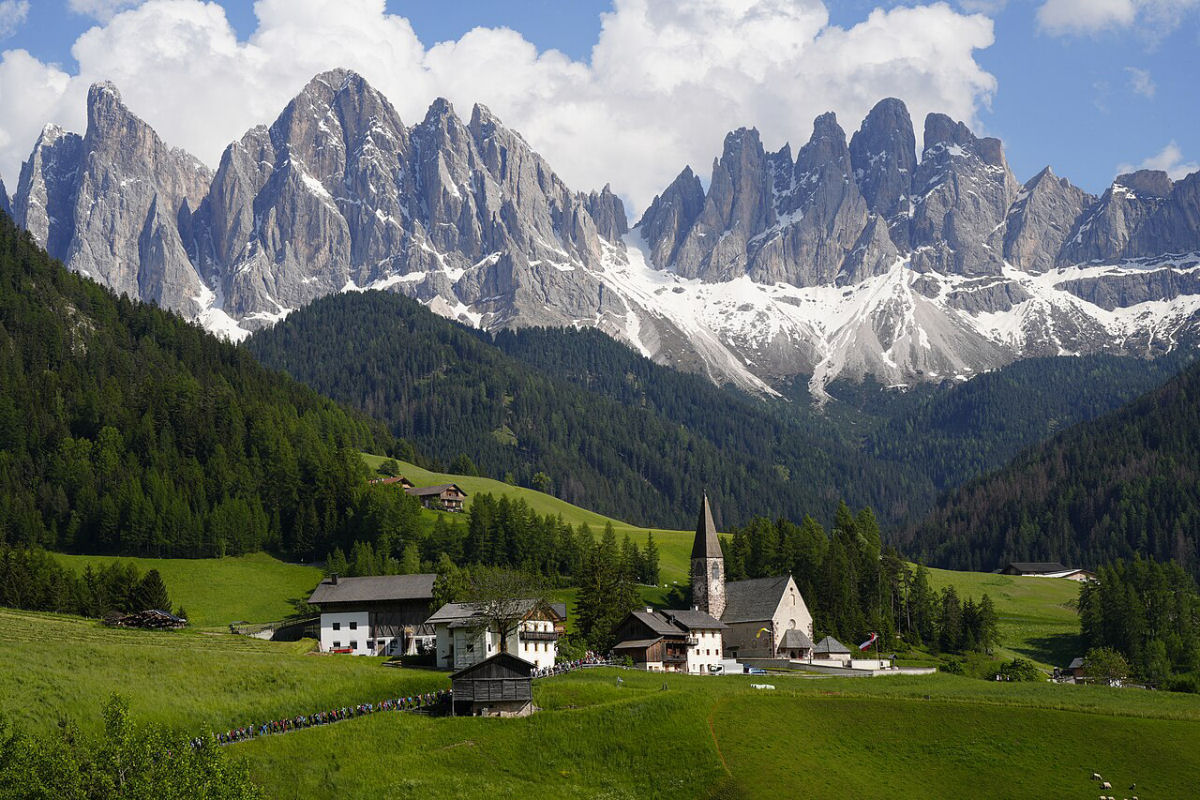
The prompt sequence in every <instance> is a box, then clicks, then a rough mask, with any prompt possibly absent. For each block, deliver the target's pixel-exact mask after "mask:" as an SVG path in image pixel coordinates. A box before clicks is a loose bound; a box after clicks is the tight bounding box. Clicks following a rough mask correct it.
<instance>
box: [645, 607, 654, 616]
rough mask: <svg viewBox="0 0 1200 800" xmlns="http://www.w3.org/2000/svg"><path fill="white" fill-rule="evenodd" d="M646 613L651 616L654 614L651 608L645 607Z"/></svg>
mask: <svg viewBox="0 0 1200 800" xmlns="http://www.w3.org/2000/svg"><path fill="white" fill-rule="evenodd" d="M646 613H647V614H653V613H654V609H653V608H651V607H650V606H646Z"/></svg>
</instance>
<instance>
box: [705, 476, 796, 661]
mask: <svg viewBox="0 0 1200 800" xmlns="http://www.w3.org/2000/svg"><path fill="white" fill-rule="evenodd" d="M691 573H692V604H693V605H694V606H695V607H696V608H698V609H699V610H700V611H703V612H706V613H707V614H709V615H710V616H712V617H714V618H716V619H718V620H720V621H721V623H722V624H723V625H724V626H725V629H724V630H723V631H722V633H723V639H724V651H725V657H726V658H739V659H740V658H788V659H796V660H799V659H808V658H810V657H811V656H812V651H813V639H812V637H813V618H812V614H811V613H809V610H808V606H807V605H806V604H805V602H804V598H803V597H802V596H801V595H800V589H799V588H797V586H796V581H795V580H793V579H792V576H791V575H783V576H780V577H777V578H751V579H750V580H744V581H726V580H725V556H724V554H723V553H722V552H721V542H720V540H719V539H718V538H717V528H716V525H714V524H713V516H712V508H711V507H710V506H709V503H708V495H705V496H704V499H703V501H702V503H701V507H700V517H699V519H698V520H697V522H696V539H695V541H694V542H693V544H692V570H691Z"/></svg>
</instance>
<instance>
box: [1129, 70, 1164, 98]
mask: <svg viewBox="0 0 1200 800" xmlns="http://www.w3.org/2000/svg"><path fill="white" fill-rule="evenodd" d="M1125 72H1126V73H1128V75H1129V88H1130V89H1132V90H1133V91H1134V93H1135V94H1140V95H1141V96H1142V97H1154V93H1155V92H1156V91H1157V90H1158V87H1157V86H1155V84H1154V79H1153V78H1152V77H1150V70H1148V69H1138V68H1137V67H1126V68H1125Z"/></svg>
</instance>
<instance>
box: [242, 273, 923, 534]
mask: <svg viewBox="0 0 1200 800" xmlns="http://www.w3.org/2000/svg"><path fill="white" fill-rule="evenodd" d="M523 337H532V338H531V339H530V340H528V341H529V345H528V347H527V350H528V351H529V352H530V354H531V356H530V357H531V360H535V359H537V358H538V356H537V353H538V352H541V354H542V358H541V360H542V364H541V365H540V367H534V366H532V365H531V364H527V363H524V362H522V361H521V360H520V359H517V358H513V357H510V356H509V355H507V354H506V353H505V352H504V350H502V349H501V348H500V347H497V346H496V344H494V343H493V342H492V340H491V337H490V336H488V335H487V334H481V333H479V332H477V331H472V330H468V329H467V328H464V327H463V326H461V325H458V324H455V323H452V322H448V321H447V320H444V319H442V318H440V317H438V316H436V315H435V314H433V313H431V312H430V311H428V310H427V309H426V308H424V307H423V306H422V305H420V304H419V303H417V302H416V301H414V300H411V299H409V298H406V297H403V296H400V295H396V294H389V293H381V292H366V293H362V294H347V295H339V296H333V297H327V298H324V299H322V300H318V301H316V302H314V303H312V304H311V305H309V306H307V307H306V308H303V309H300V310H299V311H296V312H294V313H292V314H290V315H289V316H288V319H287V320H285V321H284V322H283V323H281V324H279V325H276V326H275V327H274V328H272V329H271V330H268V331H262V332H260V333H258V334H255V335H254V336H253V337H251V338H250V340H249V341H248V343H247V347H248V348H249V349H250V351H251V352H253V353H254V354H255V355H257V356H258V357H259V358H260V359H262V361H263V362H264V363H265V364H268V365H270V366H273V367H276V368H280V369H284V370H286V371H287V372H289V373H290V374H291V375H293V376H294V377H296V378H297V379H299V380H302V381H304V382H305V383H307V384H309V385H310V386H312V387H313V388H315V389H317V390H318V391H320V392H322V393H326V394H328V395H329V396H331V397H333V398H335V399H337V400H340V401H342V402H345V403H347V404H348V405H351V406H354V407H357V408H359V409H361V410H363V411H365V412H367V413H368V414H371V415H372V416H375V417H377V418H379V419H382V420H386V421H387V422H388V424H390V425H391V426H392V431H393V433H394V434H396V435H397V436H400V437H403V438H405V439H407V440H409V441H411V442H413V444H414V445H415V446H417V447H418V448H420V449H421V451H422V452H424V453H426V454H428V455H429V456H431V457H434V458H438V459H441V460H442V462H443V464H448V463H449V462H450V461H451V460H453V459H455V458H456V457H457V456H458V455H459V454H465V455H467V456H469V457H470V459H471V460H472V461H473V462H474V463H475V465H476V466H478V468H479V469H480V470H482V471H483V472H485V473H487V474H489V475H492V476H494V477H501V478H502V477H505V476H511V477H512V479H514V480H515V481H516V482H518V483H521V484H522V485H526V486H529V485H533V481H534V477H535V476H536V475H537V473H544V474H545V475H546V476H547V477H548V479H549V486H550V490H551V492H552V493H553V494H555V495H557V496H559V497H561V498H563V499H565V500H567V501H569V502H572V503H576V504H579V505H582V506H584V507H586V508H590V509H592V510H595V511H598V512H600V513H604V514H609V515H611V516H615V517H618V518H622V519H626V520H629V521H631V522H636V523H638V524H644V525H650V526H656V527H670V528H680V527H687V526H688V525H689V524H690V523H691V522H692V517H693V516H694V515H695V504H696V498H697V497H699V496H700V493H701V492H702V491H704V490H707V491H708V493H709V496H710V497H712V498H713V500H714V505H715V506H716V507H717V508H720V509H725V510H726V511H725V519H723V520H720V521H719V523H718V524H722V525H731V524H734V523H735V522H741V521H742V520H743V518H745V519H749V518H750V517H751V516H754V515H755V514H769V515H772V516H776V515H784V516H789V517H794V518H797V519H798V518H800V517H801V516H803V515H804V514H805V513H813V514H819V515H828V514H831V513H832V512H833V509H834V508H836V506H837V503H838V501H839V500H840V499H842V498H843V497H845V498H846V501H847V502H848V503H851V504H854V505H857V506H863V505H871V506H873V507H875V508H880V509H883V510H884V511H883V513H885V514H889V515H891V516H893V517H895V516H900V515H902V514H904V513H905V512H906V511H907V509H908V503H909V502H910V499H911V498H914V497H916V498H930V497H932V493H933V487H932V486H931V485H929V483H928V482H927V481H926V480H924V479H923V478H922V477H921V476H916V478H915V479H910V478H909V476H908V475H906V474H904V473H903V472H902V471H900V470H896V471H893V472H891V473H889V472H888V470H887V469H886V465H883V464H881V463H880V462H878V461H876V460H874V459H865V458H862V457H861V456H860V454H859V453H858V451H857V449H856V448H854V447H851V446H849V445H847V444H846V443H844V442H843V441H842V440H841V437H840V435H839V434H838V432H837V431H836V430H833V429H830V428H828V426H822V427H817V428H816V429H815V430H805V429H804V428H803V427H802V426H801V425H800V424H798V423H797V422H795V421H793V420H791V419H789V418H787V417H786V416H785V415H782V414H776V413H771V411H770V409H769V408H768V407H767V406H766V404H764V403H763V402H762V401H761V400H758V399H756V398H752V397H749V396H747V395H744V394H741V393H739V392H735V391H731V390H722V389H719V388H717V387H715V386H713V385H712V384H711V383H709V382H708V381H707V380H705V379H704V378H701V377H699V376H696V375H687V374H683V373H679V372H675V371H673V370H670V369H667V368H665V367H660V366H657V365H654V364H652V363H651V362H649V361H647V360H645V359H642V358H640V357H638V356H635V355H634V354H633V353H632V351H630V350H629V349H628V348H626V347H624V346H623V345H620V344H618V343H616V342H615V341H613V340H612V339H609V338H607V337H605V336H603V335H602V334H598V333H594V332H586V333H575V334H570V333H563V332H561V331H555V332H553V333H552V334H546V333H545V332H541V333H539V332H536V331H530V332H522V333H516V334H502V335H501V338H500V341H502V342H505V343H508V344H510V345H511V344H513V343H514V342H516V341H525V340H524V338H523ZM554 343H557V344H554ZM555 346H557V347H559V348H561V349H562V350H565V351H571V352H574V353H575V354H576V355H575V357H577V358H579V359H582V360H583V361H584V362H585V365H586V366H585V367H583V368H579V369H574V370H572V369H565V368H564V366H565V364H564V360H565V359H564V358H563V357H562V355H561V351H560V352H559V355H556V354H555V350H554V349H553V348H554V347H555ZM634 360H636V361H637V362H639V363H638V366H637V368H636V369H633V368H630V367H629V365H630V364H631V363H632V362H633V361H634ZM560 370H561V375H559V374H556V373H558V372H559V371H560ZM618 387H620V388H618Z"/></svg>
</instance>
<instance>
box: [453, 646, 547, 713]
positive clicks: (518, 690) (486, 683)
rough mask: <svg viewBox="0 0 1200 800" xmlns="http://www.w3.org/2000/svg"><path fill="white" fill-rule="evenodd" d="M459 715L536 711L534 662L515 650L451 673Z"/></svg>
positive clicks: (455, 708)
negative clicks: (521, 656) (534, 708)
mask: <svg viewBox="0 0 1200 800" xmlns="http://www.w3.org/2000/svg"><path fill="white" fill-rule="evenodd" d="M450 683H451V687H452V688H453V690H454V714H455V716H484V717H524V716H528V715H529V714H532V713H533V664H532V663H531V662H529V661H526V660H525V659H523V658H517V657H516V656H514V655H512V654H511V653H497V654H496V655H494V656H492V657H491V658H489V659H486V660H484V661H480V662H479V663H478V664H475V665H474V666H470V667H467V668H466V669H464V670H462V671H461V672H456V673H454V674H453V675H451V676H450Z"/></svg>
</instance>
